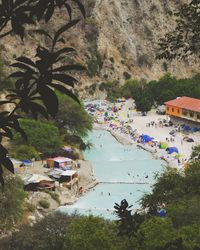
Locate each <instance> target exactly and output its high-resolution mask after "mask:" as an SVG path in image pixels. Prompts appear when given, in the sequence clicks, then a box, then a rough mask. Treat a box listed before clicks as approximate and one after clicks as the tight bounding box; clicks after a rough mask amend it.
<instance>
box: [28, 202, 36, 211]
mask: <svg viewBox="0 0 200 250" xmlns="http://www.w3.org/2000/svg"><path fill="white" fill-rule="evenodd" d="M26 208H27V210H28V211H29V212H32V213H33V212H34V211H35V209H36V206H35V205H34V204H32V203H29V202H27V203H26Z"/></svg>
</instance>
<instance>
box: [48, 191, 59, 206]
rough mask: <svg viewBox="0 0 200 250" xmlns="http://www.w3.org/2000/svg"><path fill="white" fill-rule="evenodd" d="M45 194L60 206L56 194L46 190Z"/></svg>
mask: <svg viewBox="0 0 200 250" xmlns="http://www.w3.org/2000/svg"><path fill="white" fill-rule="evenodd" d="M45 192H46V193H47V194H49V195H50V196H51V198H52V199H53V200H55V201H56V202H57V203H58V204H60V198H59V194H57V193H56V192H52V191H49V190H46V191H45Z"/></svg>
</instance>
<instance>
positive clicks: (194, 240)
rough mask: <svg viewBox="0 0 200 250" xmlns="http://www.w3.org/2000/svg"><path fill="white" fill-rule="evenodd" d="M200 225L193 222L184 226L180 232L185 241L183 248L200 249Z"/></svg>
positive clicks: (189, 249) (188, 249) (187, 249)
mask: <svg viewBox="0 0 200 250" xmlns="http://www.w3.org/2000/svg"><path fill="white" fill-rule="evenodd" d="M199 228H200V225H199V224H193V225H190V226H185V227H182V228H181V229H180V230H179V232H178V234H179V237H180V238H181V239H182V242H183V249H186V250H199V249H200V229H199Z"/></svg>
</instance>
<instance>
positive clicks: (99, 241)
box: [64, 216, 119, 250]
mask: <svg viewBox="0 0 200 250" xmlns="http://www.w3.org/2000/svg"><path fill="white" fill-rule="evenodd" d="M117 243H118V240H117V237H116V233H115V231H114V230H113V229H112V226H110V225H109V222H106V221H104V220H103V219H102V218H98V217H93V216H89V217H81V218H79V219H76V220H74V221H73V222H72V223H71V224H70V226H69V228H68V231H67V234H66V239H65V248H64V249H70V250H80V249H81V250H93V249H95V250H102V249H108V250H109V249H119V248H117Z"/></svg>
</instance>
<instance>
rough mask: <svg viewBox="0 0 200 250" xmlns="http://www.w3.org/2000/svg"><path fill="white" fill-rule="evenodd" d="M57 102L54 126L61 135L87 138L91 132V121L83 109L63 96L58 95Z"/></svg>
mask: <svg viewBox="0 0 200 250" xmlns="http://www.w3.org/2000/svg"><path fill="white" fill-rule="evenodd" d="M58 100H59V110H58V113H57V115H56V117H55V119H54V121H55V125H56V126H57V127H58V128H59V129H60V130H62V132H63V133H67V134H71V135H77V136H80V137H85V136H87V134H88V132H89V131H90V130H92V119H91V118H90V116H89V115H88V113H87V112H86V111H85V109H84V107H83V106H82V105H80V104H78V103H77V102H75V101H74V100H73V99H72V98H70V97H68V96H66V95H63V94H59V93H58Z"/></svg>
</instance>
